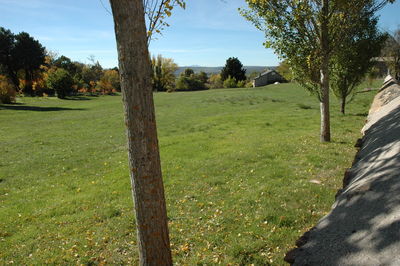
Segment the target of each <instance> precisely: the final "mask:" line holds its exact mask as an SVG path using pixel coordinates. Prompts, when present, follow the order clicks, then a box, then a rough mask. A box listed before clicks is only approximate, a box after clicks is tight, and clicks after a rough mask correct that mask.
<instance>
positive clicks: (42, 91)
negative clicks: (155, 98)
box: [0, 27, 120, 103]
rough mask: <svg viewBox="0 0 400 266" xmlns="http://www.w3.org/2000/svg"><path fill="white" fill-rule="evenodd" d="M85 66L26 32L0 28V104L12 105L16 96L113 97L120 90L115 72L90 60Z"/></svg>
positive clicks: (92, 59)
mask: <svg viewBox="0 0 400 266" xmlns="http://www.w3.org/2000/svg"><path fill="white" fill-rule="evenodd" d="M89 60H90V63H88V64H85V63H81V62H77V61H72V60H71V59H70V58H68V57H66V56H63V55H61V56H57V55H56V54H54V53H52V52H49V51H46V49H45V47H43V45H42V44H40V43H39V41H37V40H35V39H34V38H33V37H31V36H30V35H29V34H28V33H26V32H21V33H19V34H14V33H12V32H11V31H10V30H7V29H5V28H3V27H0V101H1V102H3V103H11V102H13V101H15V96H16V95H17V94H24V95H28V96H45V95H50V96H52V95H55V96H57V97H59V98H65V97H67V96H72V95H78V94H113V93H115V92H118V91H120V83H119V75H118V69H117V68H113V69H103V67H102V66H101V65H100V63H99V62H98V61H95V59H94V58H93V57H91V58H90V59H89Z"/></svg>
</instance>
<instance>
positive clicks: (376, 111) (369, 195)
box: [285, 79, 400, 266]
mask: <svg viewBox="0 0 400 266" xmlns="http://www.w3.org/2000/svg"><path fill="white" fill-rule="evenodd" d="M362 133H363V135H364V136H363V138H362V139H361V140H359V141H358V142H357V145H356V146H358V147H359V151H358V153H357V155H356V157H355V160H354V163H353V165H352V167H351V168H349V169H348V170H347V171H346V173H345V177H344V180H343V189H341V190H339V192H338V194H337V198H336V201H335V203H334V204H333V206H332V210H331V212H330V213H329V214H327V215H326V216H325V217H323V218H322V219H321V220H320V221H319V222H318V224H317V225H316V226H315V227H314V228H313V229H311V230H310V231H308V232H306V233H305V234H304V235H303V236H302V237H301V238H300V239H299V240H298V241H297V242H296V245H297V248H296V249H293V250H291V251H290V252H288V253H287V255H286V258H285V260H286V261H287V262H289V263H291V264H293V265H303V266H304V265H310V266H312V265H360V266H361V265H363V266H369V265H370V266H372V265H374V266H375V265H400V86H399V85H397V84H395V82H394V80H391V79H388V80H386V82H385V84H384V86H383V89H382V90H381V91H380V92H379V93H378V94H377V95H376V97H375V99H374V102H373V104H372V107H371V109H370V113H369V116H368V119H367V123H366V125H365V126H364V127H363V129H362Z"/></svg>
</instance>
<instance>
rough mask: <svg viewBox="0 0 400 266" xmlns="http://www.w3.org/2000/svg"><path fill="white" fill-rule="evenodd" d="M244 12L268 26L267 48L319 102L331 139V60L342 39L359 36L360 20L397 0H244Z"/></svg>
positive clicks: (260, 25)
mask: <svg viewBox="0 0 400 266" xmlns="http://www.w3.org/2000/svg"><path fill="white" fill-rule="evenodd" d="M246 2H247V4H248V6H249V9H248V10H243V9H242V10H241V14H242V15H243V16H244V17H245V18H247V19H248V20H249V21H251V22H252V23H253V24H254V25H255V27H257V28H258V29H260V30H262V31H264V33H265V37H266V41H265V43H264V44H265V46H266V47H267V48H273V49H274V50H275V53H276V54H277V55H278V56H279V57H280V58H281V59H283V60H286V61H287V62H288V64H289V65H290V66H291V69H292V72H293V78H294V80H296V81H297V82H298V83H299V84H300V85H302V86H303V87H304V88H305V89H307V90H308V91H310V92H311V93H313V94H315V95H316V96H317V97H318V99H319V101H320V103H321V104H320V106H321V141H330V122H329V116H330V114H329V75H330V71H329V64H330V60H331V57H332V55H333V54H334V53H335V51H336V50H337V49H339V48H338V47H340V44H341V42H342V40H343V37H346V38H347V37H348V36H353V37H354V36H356V35H357V33H358V32H359V31H360V30H361V29H360V28H359V26H360V23H359V21H360V20H362V19H363V17H364V16H366V15H369V16H371V15H373V14H374V13H375V12H376V11H377V10H379V9H380V8H382V7H383V6H384V5H385V4H386V3H388V2H393V0H380V1H375V0H349V1H341V0H322V1H321V0H311V1H297V0H288V1H278V0H246Z"/></svg>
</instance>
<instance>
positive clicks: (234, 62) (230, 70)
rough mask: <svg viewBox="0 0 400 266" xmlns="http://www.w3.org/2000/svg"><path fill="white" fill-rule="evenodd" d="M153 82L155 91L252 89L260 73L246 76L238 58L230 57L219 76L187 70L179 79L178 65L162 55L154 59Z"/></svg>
mask: <svg viewBox="0 0 400 266" xmlns="http://www.w3.org/2000/svg"><path fill="white" fill-rule="evenodd" d="M151 62H152V70H153V71H152V80H153V90H154V91H167V92H173V91H197V90H208V89H219V88H245V87H252V82H251V80H252V79H253V78H254V77H256V76H257V75H258V74H259V73H258V72H257V73H252V74H250V75H249V76H246V69H244V67H243V65H242V63H241V62H240V61H239V59H238V58H235V57H230V58H228V59H227V60H226V63H225V66H224V67H223V68H222V70H221V72H220V73H219V74H211V75H210V76H209V75H208V74H207V73H205V72H203V71H201V72H199V73H195V72H194V70H193V69H191V68H187V69H185V70H184V71H183V72H182V73H181V74H180V75H179V76H178V77H176V76H175V74H174V73H175V71H176V70H177V69H178V65H177V64H175V63H174V61H173V60H172V59H170V58H164V57H162V56H161V55H158V56H157V57H154V56H153V57H152V60H151Z"/></svg>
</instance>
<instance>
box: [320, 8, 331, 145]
mask: <svg viewBox="0 0 400 266" xmlns="http://www.w3.org/2000/svg"><path fill="white" fill-rule="evenodd" d="M322 14H323V18H322V22H321V37H320V42H321V49H322V64H321V70H320V71H321V102H320V108H321V142H329V141H331V129H330V114H329V32H328V15H329V0H323V2H322Z"/></svg>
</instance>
